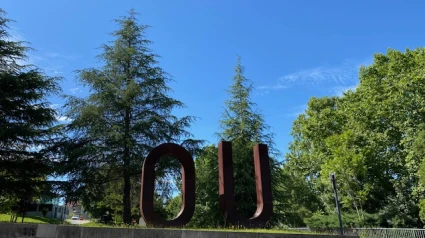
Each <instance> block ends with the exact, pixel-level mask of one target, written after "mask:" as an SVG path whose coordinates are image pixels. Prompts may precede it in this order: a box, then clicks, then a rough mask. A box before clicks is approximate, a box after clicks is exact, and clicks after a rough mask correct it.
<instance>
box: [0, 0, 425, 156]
mask: <svg viewBox="0 0 425 238" xmlns="http://www.w3.org/2000/svg"><path fill="white" fill-rule="evenodd" d="M1 7H2V8H3V9H4V10H6V11H7V12H8V17H9V18H11V19H13V20H15V21H16V22H15V23H13V24H12V25H11V26H12V30H13V32H12V33H13V37H14V38H15V39H19V40H26V41H29V42H30V43H31V46H32V47H33V48H35V49H36V50H37V51H36V52H31V54H30V61H31V63H34V64H36V65H38V66H39V67H40V68H42V69H43V70H44V71H45V72H46V73H47V74H49V75H56V76H62V77H64V78H65V80H64V81H63V82H62V87H63V92H64V93H65V94H74V95H78V96H86V95H87V91H86V90H84V89H83V88H82V87H81V86H79V85H77V82H76V81H75V75H76V74H75V73H74V71H75V70H78V69H83V68H87V67H94V66H99V63H98V61H97V59H96V58H95V56H96V55H97V54H99V53H100V51H99V46H100V45H101V44H103V43H106V42H108V41H110V40H112V38H111V36H110V35H109V33H110V32H112V31H113V30H115V29H116V25H115V23H114V22H113V21H112V20H113V19H115V18H117V17H119V16H123V15H126V13H127V11H128V10H130V9H131V8H135V10H136V11H137V12H139V13H140V15H139V17H138V18H139V20H140V22H141V23H143V24H148V25H151V26H152V28H150V29H149V30H148V31H147V36H148V38H149V39H150V40H152V41H153V42H154V44H153V45H151V48H152V49H153V50H154V51H155V52H156V53H158V54H159V55H161V56H162V58H161V59H160V65H161V66H162V67H163V68H164V70H166V71H167V72H168V73H170V74H171V75H172V76H173V78H174V80H175V82H174V83H172V84H171V85H170V86H171V87H172V88H173V90H174V93H173V96H174V97H176V98H177V99H179V100H181V101H183V102H184V103H185V104H186V106H187V108H186V109H183V110H179V111H178V112H177V113H178V115H193V116H197V117H199V118H200V119H199V120H198V121H197V122H196V123H195V124H194V125H193V126H192V128H191V131H192V132H193V133H194V135H195V137H196V138H199V139H206V140H208V141H209V142H210V143H217V138H216V137H215V136H214V133H215V132H217V131H218V129H219V123H218V121H219V120H220V118H221V115H222V112H223V110H224V101H225V100H226V99H227V98H228V95H227V94H226V92H225V89H227V88H228V87H229V86H230V84H231V83H232V81H231V79H232V76H233V67H234V65H235V63H236V57H237V55H240V56H241V57H242V63H243V65H244V66H245V68H246V71H245V76H246V77H247V78H249V79H251V80H252V81H253V82H254V85H255V87H256V89H255V91H254V93H253V95H252V100H253V101H255V102H256V103H257V104H258V107H259V109H260V110H261V112H262V114H263V115H264V117H265V120H266V122H267V123H268V124H269V125H270V126H271V128H272V130H271V132H273V133H275V134H276V144H277V147H278V149H279V150H280V151H281V152H283V153H285V152H286V151H287V147H288V143H289V142H290V140H291V137H290V135H289V133H290V131H291V126H292V122H293V120H294V119H295V118H296V116H297V115H298V114H299V113H302V112H303V111H304V110H305V109H306V104H307V102H308V100H309V98H311V97H312V96H316V97H322V96H325V95H328V96H332V95H340V94H341V92H342V91H343V90H346V89H350V88H352V89H353V88H355V87H356V85H357V84H358V77H357V73H358V68H359V66H360V65H368V64H370V63H371V62H372V59H373V54H374V53H384V52H386V50H387V49H388V48H393V49H398V50H404V49H406V48H417V47H421V46H423V45H424V44H425V24H423V19H424V18H425V17H424V16H423V9H425V2H424V1H409V2H407V1H406V2H402V1H393V0H386V1H383V0H377V1H364V0H358V1H341V0H339V1H336V0H334V1H330V0H322V1H315V0H310V1H306V0H298V1H283V0H280V1H279V0H275V1H271V0H269V1H267V0H265V1H258V0H257V1H253V0H231V1H229V0H216V1H200V0H197V1H196V0H181V1H170V0H169V1H163V0H157V1H140V0H139V1H128V0H127V1H126V0H122V1H105V0H103V1H100V0H95V1H93V0H92V1H83V0H73V1H57V0H43V1H29V0H27V1H15V0H5V1H2V6H1ZM52 103H54V104H58V105H60V104H63V101H61V100H60V99H57V98H54V99H52Z"/></svg>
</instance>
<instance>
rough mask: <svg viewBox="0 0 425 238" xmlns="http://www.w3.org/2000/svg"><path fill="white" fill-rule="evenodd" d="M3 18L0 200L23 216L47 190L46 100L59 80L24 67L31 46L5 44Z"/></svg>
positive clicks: (1, 16) (49, 128)
mask: <svg viewBox="0 0 425 238" xmlns="http://www.w3.org/2000/svg"><path fill="white" fill-rule="evenodd" d="M5 15H6V13H5V12H4V11H3V10H1V9H0V201H1V202H4V203H5V204H9V205H10V206H9V207H10V208H11V211H12V212H14V213H15V212H18V213H24V214H25V210H26V208H25V207H26V205H27V204H28V203H29V202H31V201H32V200H33V199H34V198H37V197H39V196H40V195H41V194H42V193H43V192H44V191H46V190H49V189H50V188H51V187H50V186H49V183H48V182H47V181H46V178H47V176H48V175H50V174H52V173H53V171H52V164H53V161H52V160H51V157H50V156H49V155H48V153H47V150H46V149H45V148H47V147H48V146H49V144H50V140H51V139H52V138H53V137H54V134H55V132H56V130H57V127H56V126H55V122H56V117H55V116H56V112H55V110H54V109H52V108H51V104H50V103H49V102H48V101H47V97H48V96H50V95H54V94H57V93H59V92H60V90H59V87H58V83H57V82H58V80H59V78H55V77H49V76H46V75H45V74H44V73H43V72H42V71H41V70H40V69H39V68H37V67H36V66H33V65H25V63H23V62H25V60H26V59H27V55H26V54H27V51H28V50H30V48H28V47H26V46H25V45H24V42H17V41H12V40H10V37H9V36H10V35H9V33H8V23H9V22H10V21H11V20H10V19H7V18H6V17H5ZM2 206H3V204H2ZM15 221H16V219H15Z"/></svg>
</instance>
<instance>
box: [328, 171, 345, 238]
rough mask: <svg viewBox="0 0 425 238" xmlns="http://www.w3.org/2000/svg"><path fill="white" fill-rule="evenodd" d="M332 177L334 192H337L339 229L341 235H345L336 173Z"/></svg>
mask: <svg viewBox="0 0 425 238" xmlns="http://www.w3.org/2000/svg"><path fill="white" fill-rule="evenodd" d="M330 177H331V183H332V187H333V189H334V194H335V203H336V209H337V211H338V220H339V231H340V233H341V235H344V230H343V228H342V220H341V209H340V207H339V200H338V192H337V188H336V178H335V173H332V174H331V175H330Z"/></svg>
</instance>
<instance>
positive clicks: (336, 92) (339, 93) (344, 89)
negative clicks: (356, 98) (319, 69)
mask: <svg viewBox="0 0 425 238" xmlns="http://www.w3.org/2000/svg"><path fill="white" fill-rule="evenodd" d="M357 86H358V84H354V85H351V86H337V87H334V88H333V89H332V91H333V93H332V94H334V95H336V96H338V97H341V96H342V95H343V94H344V93H346V92H347V91H349V90H350V91H355V90H356V88H357Z"/></svg>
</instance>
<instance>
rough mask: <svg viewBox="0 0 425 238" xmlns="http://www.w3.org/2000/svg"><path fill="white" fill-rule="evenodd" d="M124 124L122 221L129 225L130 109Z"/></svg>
mask: <svg viewBox="0 0 425 238" xmlns="http://www.w3.org/2000/svg"><path fill="white" fill-rule="evenodd" d="M124 123H125V147H124V171H123V178H124V191H123V193H124V194H123V203H124V204H123V205H124V210H123V214H122V216H123V221H124V223H125V224H131V198H130V192H131V181H130V172H129V169H130V168H129V167H130V145H129V139H130V109H129V108H127V109H126V110H125V117H124Z"/></svg>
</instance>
